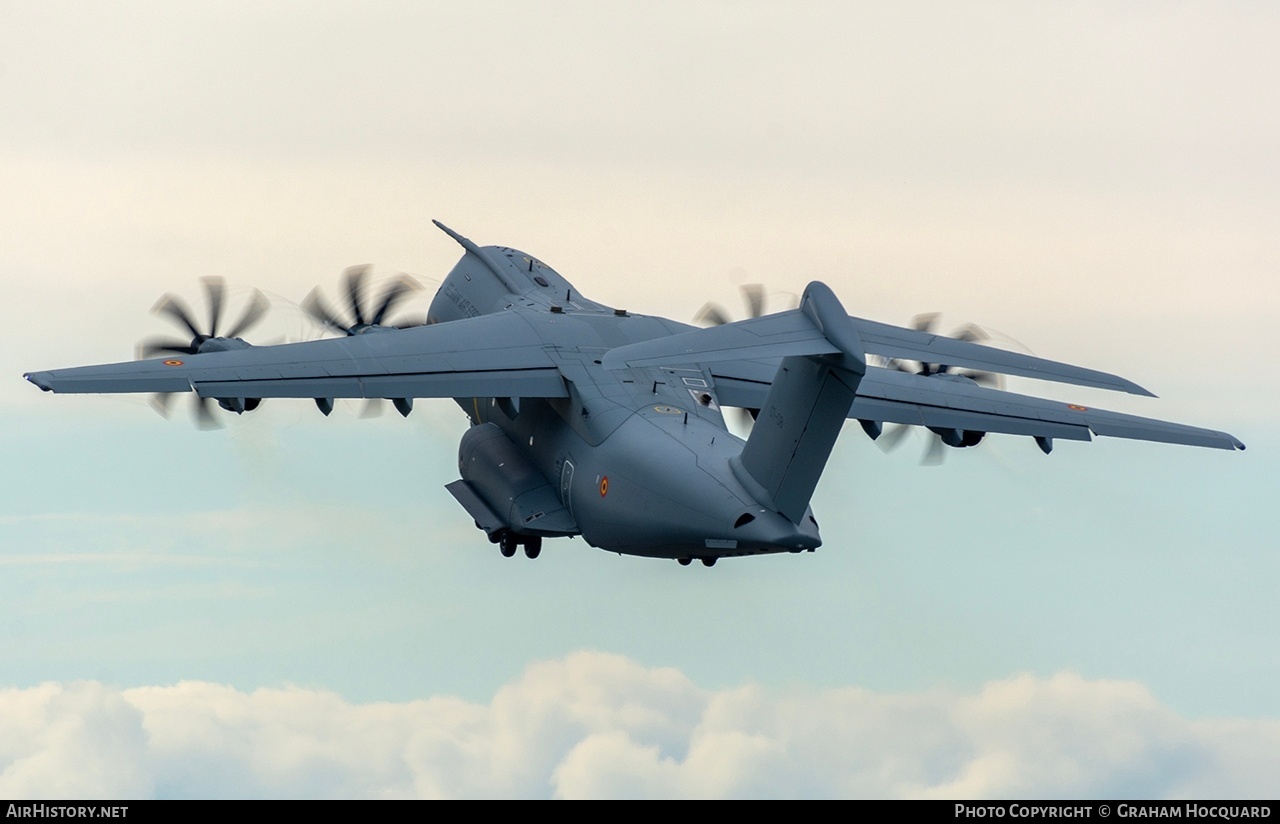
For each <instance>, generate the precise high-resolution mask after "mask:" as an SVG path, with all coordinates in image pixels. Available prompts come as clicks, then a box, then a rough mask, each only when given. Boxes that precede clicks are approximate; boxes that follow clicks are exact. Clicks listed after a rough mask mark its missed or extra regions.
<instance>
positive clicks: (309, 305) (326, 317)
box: [302, 286, 351, 335]
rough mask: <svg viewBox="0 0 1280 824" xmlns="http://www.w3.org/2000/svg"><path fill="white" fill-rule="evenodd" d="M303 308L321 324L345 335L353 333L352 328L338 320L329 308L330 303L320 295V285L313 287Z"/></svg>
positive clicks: (304, 301)
mask: <svg viewBox="0 0 1280 824" xmlns="http://www.w3.org/2000/svg"><path fill="white" fill-rule="evenodd" d="M302 309H303V311H305V312H306V313H307V314H308V315H310V316H311V317H312V318H314V319H315V320H316V322H317V323H319V324H320V325H321V326H324V327H327V328H329V329H332V330H333V331H335V332H341V333H342V334H344V335H349V334H351V330H350V328H349V327H348V326H347V325H346V324H345V323H343V322H342V321H340V320H338V319H337V318H336V317H335V316H334V314H333V312H332V311H331V310H330V309H329V306H328V304H326V303H325V302H324V298H322V297H320V287H319V286H317V287H316V288H314V289H312V290H311V291H310V293H308V294H307V296H306V297H305V298H303V300H302Z"/></svg>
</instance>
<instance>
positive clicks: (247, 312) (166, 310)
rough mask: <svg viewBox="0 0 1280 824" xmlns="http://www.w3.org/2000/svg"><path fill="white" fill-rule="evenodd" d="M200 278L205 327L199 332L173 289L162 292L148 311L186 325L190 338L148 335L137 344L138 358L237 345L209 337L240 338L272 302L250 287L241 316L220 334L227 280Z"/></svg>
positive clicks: (183, 325)
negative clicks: (206, 313)
mask: <svg viewBox="0 0 1280 824" xmlns="http://www.w3.org/2000/svg"><path fill="white" fill-rule="evenodd" d="M201 281H202V282H203V283H204V288H205V296H206V302H207V303H208V304H209V325H208V331H207V332H202V331H201V330H200V327H199V326H198V325H197V324H196V322H195V320H194V319H193V316H192V314H191V309H190V308H189V307H188V306H187V304H186V303H184V302H183V300H182V299H181V298H179V297H178V296H177V295H174V294H172V293H165V294H164V295H162V296H161V297H160V300H158V301H156V305H155V306H153V307H151V311H152V312H154V313H155V314H157V315H162V316H164V317H166V318H168V319H169V320H171V321H173V322H174V323H175V324H177V325H178V326H180V327H185V329H186V330H187V331H188V332H190V333H191V340H190V341H185V340H182V339H180V338H148V339H146V340H144V341H142V342H140V343H139V344H138V357H139V358H155V357H159V356H160V355H170V354H172V355H198V354H200V353H201V352H208V351H216V350H218V349H223V348H229V349H234V348H238V347H236V346H225V345H223V346H220V345H218V344H210V341H219V342H224V343H225V342H228V341H231V340H235V339H237V338H239V337H240V336H241V335H242V334H244V333H245V332H247V331H249V330H250V329H252V328H253V327H254V326H256V325H257V324H258V322H259V321H260V320H262V316H263V315H265V314H266V313H267V309H268V308H269V307H270V305H271V304H270V303H269V302H268V301H267V298H266V296H264V295H263V294H262V293H261V292H259V291H258V290H257V289H255V290H253V296H252V297H251V298H250V299H249V303H248V304H247V305H246V306H245V308H244V312H243V313H242V314H241V315H240V319H239V320H238V321H236V322H235V323H234V324H232V326H231V328H230V329H228V330H227V331H226V334H225V335H219V334H218V322H219V321H220V320H221V318H222V313H223V310H224V309H225V308H226V302H227V288H226V283H225V282H224V281H223V279H222V278H220V277H208V278H201ZM241 343H243V341H241Z"/></svg>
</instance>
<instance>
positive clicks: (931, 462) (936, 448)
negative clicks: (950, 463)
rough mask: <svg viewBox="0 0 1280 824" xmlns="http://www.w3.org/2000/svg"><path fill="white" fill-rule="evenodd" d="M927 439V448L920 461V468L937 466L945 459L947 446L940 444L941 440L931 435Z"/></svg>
mask: <svg viewBox="0 0 1280 824" xmlns="http://www.w3.org/2000/svg"><path fill="white" fill-rule="evenodd" d="M930 435H932V437H930V438H929V446H928V447H927V448H926V449H925V451H924V457H923V458H921V459H920V465H921V466H937V465H938V464H940V463H942V461H943V459H944V458H946V457H947V445H946V444H944V443H943V442H942V438H941V437H940V436H938V435H933V433H930Z"/></svg>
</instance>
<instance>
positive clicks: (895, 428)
mask: <svg viewBox="0 0 1280 824" xmlns="http://www.w3.org/2000/svg"><path fill="white" fill-rule="evenodd" d="M910 431H911V427H910V426H907V425H906V424H905V423H895V424H893V425H892V426H887V427H885V428H884V429H882V430H881V432H880V437H878V438H876V446H878V447H880V451H881V452H884V453H886V454H887V453H889V452H892V451H893V450H895V449H897V448H898V446H899V445H901V443H902V439H903V438H905V437H906V436H907V434H908V433H909V432H910Z"/></svg>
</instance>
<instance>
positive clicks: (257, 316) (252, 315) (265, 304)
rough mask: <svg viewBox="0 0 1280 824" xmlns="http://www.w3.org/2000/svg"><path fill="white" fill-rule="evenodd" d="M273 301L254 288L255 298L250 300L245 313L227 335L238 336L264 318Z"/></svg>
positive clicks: (230, 336)
mask: <svg viewBox="0 0 1280 824" xmlns="http://www.w3.org/2000/svg"><path fill="white" fill-rule="evenodd" d="M270 306H271V303H270V302H269V301H268V300H267V298H266V295H264V294H262V293H261V292H259V291H258V290H257V289H254V290H253V298H252V299H251V300H250V301H249V305H248V306H246V307H245V308H244V314H243V315H241V316H240V320H238V321H236V325H235V326H232V327H231V328H230V329H228V330H227V337H229V338H238V337H240V336H241V335H243V334H244V333H245V332H248V331H249V330H250V329H251V328H252V327H254V326H255V325H257V323H258V321H260V320H262V316H263V315H265V314H266V313H267V309H268V308H270Z"/></svg>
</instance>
